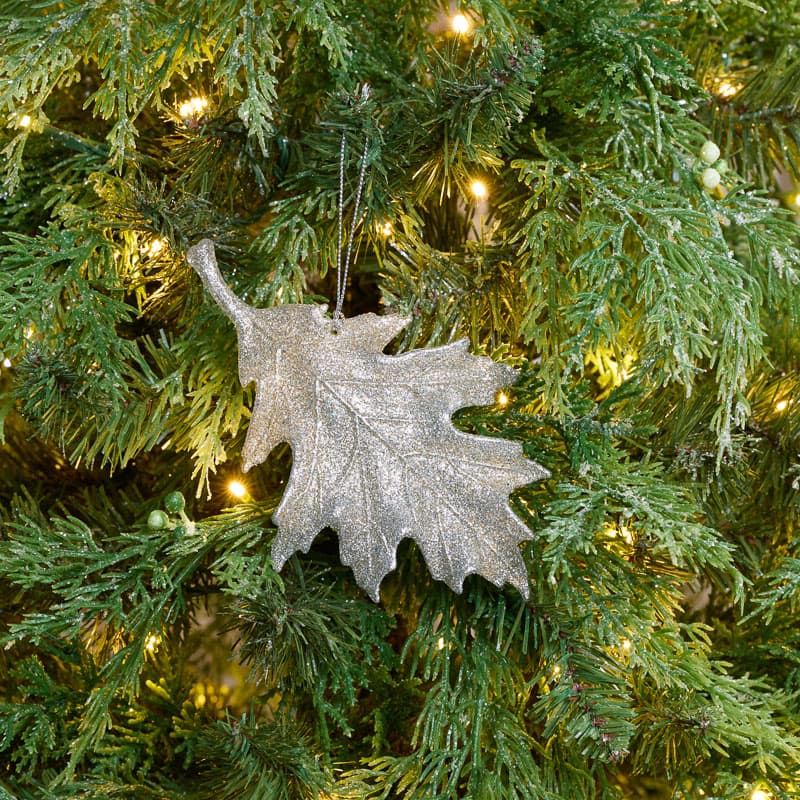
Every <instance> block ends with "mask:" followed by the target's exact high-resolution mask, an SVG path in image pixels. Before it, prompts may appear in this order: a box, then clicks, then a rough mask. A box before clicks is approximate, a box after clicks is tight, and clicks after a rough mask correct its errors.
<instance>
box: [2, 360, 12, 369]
mask: <svg viewBox="0 0 800 800" xmlns="http://www.w3.org/2000/svg"><path fill="white" fill-rule="evenodd" d="M3 366H4V367H5V368H6V369H11V359H10V358H4V359H3Z"/></svg>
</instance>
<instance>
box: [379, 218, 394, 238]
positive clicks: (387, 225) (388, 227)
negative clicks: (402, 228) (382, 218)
mask: <svg viewBox="0 0 800 800" xmlns="http://www.w3.org/2000/svg"><path fill="white" fill-rule="evenodd" d="M378 230H380V232H381V236H383V237H384V238H386V239H388V238H389V237H390V236H391V235H392V232H393V231H394V228H393V227H392V223H391V222H388V221H387V222H384V223H383V224H382V225H380V226H379V228H378Z"/></svg>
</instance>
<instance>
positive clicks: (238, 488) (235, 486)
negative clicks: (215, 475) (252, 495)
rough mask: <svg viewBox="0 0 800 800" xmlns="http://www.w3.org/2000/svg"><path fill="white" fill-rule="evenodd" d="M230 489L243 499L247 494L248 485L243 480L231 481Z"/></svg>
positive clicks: (233, 493)
mask: <svg viewBox="0 0 800 800" xmlns="http://www.w3.org/2000/svg"><path fill="white" fill-rule="evenodd" d="M228 491H229V492H230V493H231V494H232V495H233V496H234V497H237V498H239V499H240V500H241V499H242V498H243V497H244V496H245V495H246V494H247V487H246V486H245V485H244V484H243V483H242V482H241V481H230V482H229V483H228Z"/></svg>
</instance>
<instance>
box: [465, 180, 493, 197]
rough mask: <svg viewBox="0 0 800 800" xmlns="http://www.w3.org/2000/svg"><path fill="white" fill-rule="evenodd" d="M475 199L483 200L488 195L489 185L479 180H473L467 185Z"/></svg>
mask: <svg viewBox="0 0 800 800" xmlns="http://www.w3.org/2000/svg"><path fill="white" fill-rule="evenodd" d="M469 189H470V191H471V192H472V194H473V195H474V197H475V199H476V200H485V199H486V198H487V197H488V196H489V187H488V186H487V185H486V184H485V183H484V182H483V181H481V180H474V181H472V183H471V184H470V186H469Z"/></svg>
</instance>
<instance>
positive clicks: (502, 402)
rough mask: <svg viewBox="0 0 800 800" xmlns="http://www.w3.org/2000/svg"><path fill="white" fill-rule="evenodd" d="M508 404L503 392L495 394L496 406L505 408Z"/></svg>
mask: <svg viewBox="0 0 800 800" xmlns="http://www.w3.org/2000/svg"><path fill="white" fill-rule="evenodd" d="M509 402H510V399H509V396H508V395H507V394H506V393H505V392H498V393H497V405H499V406H507V405H508V404H509Z"/></svg>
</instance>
